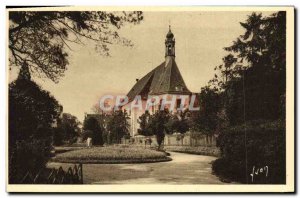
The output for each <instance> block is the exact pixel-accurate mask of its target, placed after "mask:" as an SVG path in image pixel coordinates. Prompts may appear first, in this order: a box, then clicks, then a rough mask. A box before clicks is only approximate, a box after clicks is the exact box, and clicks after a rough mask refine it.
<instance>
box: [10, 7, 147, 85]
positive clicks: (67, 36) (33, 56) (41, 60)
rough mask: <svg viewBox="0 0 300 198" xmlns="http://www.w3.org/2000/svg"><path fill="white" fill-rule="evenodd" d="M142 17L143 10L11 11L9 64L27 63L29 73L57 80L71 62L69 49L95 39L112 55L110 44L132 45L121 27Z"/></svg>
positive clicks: (134, 22) (135, 22) (100, 49)
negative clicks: (122, 34) (123, 34)
mask: <svg viewBox="0 0 300 198" xmlns="http://www.w3.org/2000/svg"><path fill="white" fill-rule="evenodd" d="M142 19H143V14H142V12H140V11H135V12H104V11H43V12H39V11H10V12H9V63H10V66H18V67H21V66H22V64H24V63H26V64H28V68H29V71H30V73H34V74H36V75H37V76H38V77H47V78H49V79H51V80H52V81H54V82H58V80H59V78H60V77H61V76H63V74H64V71H65V70H66V69H67V65H68V63H69V62H68V52H67V50H72V46H73V45H76V44H84V43H85V41H88V40H91V41H93V42H95V49H96V50H97V51H98V52H100V53H101V54H103V55H109V46H110V45H112V44H114V43H118V44H123V45H126V46H131V45H132V43H131V42H130V41H129V40H128V39H126V38H123V37H121V36H120V35H119V34H118V30H119V29H120V28H122V27H123V26H124V25H125V24H137V23H139V22H140V21H141V20H142Z"/></svg>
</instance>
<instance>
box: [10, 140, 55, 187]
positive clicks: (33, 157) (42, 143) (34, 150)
mask: <svg viewBox="0 0 300 198" xmlns="http://www.w3.org/2000/svg"><path fill="white" fill-rule="evenodd" d="M51 150H52V147H51V141H50V140H49V139H46V138H43V139H37V138H29V139H26V140H19V141H17V142H16V143H15V145H14V146H13V147H12V148H10V155H9V168H10V169H9V182H10V183H19V182H20V181H21V179H22V177H23V176H24V175H25V173H26V172H27V171H32V172H36V171H37V170H41V169H42V168H44V167H45V166H46V163H47V162H48V160H49V158H50V152H51Z"/></svg>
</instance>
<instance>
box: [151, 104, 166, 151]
mask: <svg viewBox="0 0 300 198" xmlns="http://www.w3.org/2000/svg"><path fill="white" fill-rule="evenodd" d="M169 119H170V113H169V110H168V109H164V110H159V111H156V112H155V113H154V114H153V115H152V116H151V117H150V121H149V129H150V130H151V131H152V133H153V134H155V135H156V140H157V143H158V149H160V148H161V146H162V143H163V141H164V137H165V133H167V127H166V124H167V123H168V121H169Z"/></svg>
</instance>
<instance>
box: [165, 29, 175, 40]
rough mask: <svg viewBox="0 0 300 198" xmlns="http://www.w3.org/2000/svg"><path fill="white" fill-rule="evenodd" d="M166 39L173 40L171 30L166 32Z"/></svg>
mask: <svg viewBox="0 0 300 198" xmlns="http://www.w3.org/2000/svg"><path fill="white" fill-rule="evenodd" d="M166 37H167V38H170V39H172V38H174V34H173V33H172V32H171V30H169V32H168V34H167V36H166Z"/></svg>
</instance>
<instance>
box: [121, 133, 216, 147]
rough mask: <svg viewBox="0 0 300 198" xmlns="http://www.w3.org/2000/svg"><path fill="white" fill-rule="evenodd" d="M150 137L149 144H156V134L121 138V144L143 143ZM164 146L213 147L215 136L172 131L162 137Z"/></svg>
mask: <svg viewBox="0 0 300 198" xmlns="http://www.w3.org/2000/svg"><path fill="white" fill-rule="evenodd" d="M147 139H151V145H153V146H156V145H157V140H156V136H155V135H153V136H143V135H137V136H134V137H133V138H131V139H122V143H123V144H137V145H145V141H146V140H147ZM164 146H204V147H207V146H208V147H215V146H216V137H215V136H208V135H202V134H200V133H191V132H187V133H185V134H180V133H174V134H171V135H169V134H167V135H165V138H164Z"/></svg>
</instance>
